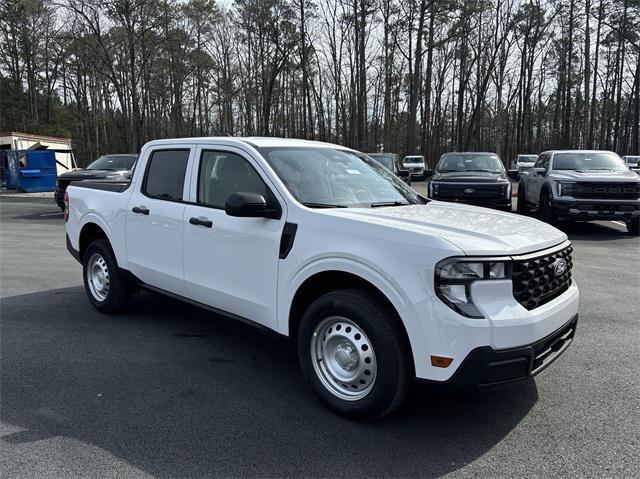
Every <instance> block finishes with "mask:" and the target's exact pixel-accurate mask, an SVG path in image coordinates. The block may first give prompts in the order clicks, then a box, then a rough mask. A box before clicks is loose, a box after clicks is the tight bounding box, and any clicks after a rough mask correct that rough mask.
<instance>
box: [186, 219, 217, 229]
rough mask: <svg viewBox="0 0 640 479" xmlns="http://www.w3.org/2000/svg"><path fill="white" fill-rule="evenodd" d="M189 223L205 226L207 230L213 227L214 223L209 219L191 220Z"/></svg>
mask: <svg viewBox="0 0 640 479" xmlns="http://www.w3.org/2000/svg"><path fill="white" fill-rule="evenodd" d="M189 223H191V224H192V225H194V226H204V227H205V228H211V227H213V221H211V220H209V219H207V218H195V217H194V218H189Z"/></svg>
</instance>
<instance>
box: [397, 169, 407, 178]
mask: <svg viewBox="0 0 640 479" xmlns="http://www.w3.org/2000/svg"><path fill="white" fill-rule="evenodd" d="M398 176H399V177H400V178H409V170H398Z"/></svg>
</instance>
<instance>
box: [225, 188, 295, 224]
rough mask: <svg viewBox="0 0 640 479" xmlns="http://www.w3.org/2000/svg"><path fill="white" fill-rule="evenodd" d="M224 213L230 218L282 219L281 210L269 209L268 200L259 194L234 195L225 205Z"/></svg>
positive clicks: (239, 193) (240, 193)
mask: <svg viewBox="0 0 640 479" xmlns="http://www.w3.org/2000/svg"><path fill="white" fill-rule="evenodd" d="M224 211H225V212H226V213H227V214H228V215H229V216H237V217H240V218H272V219H280V217H281V216H282V213H281V212H280V209H276V208H269V206H268V205H267V200H265V199H264V196H262V195H259V194H258V193H243V192H237V193H233V194H232V195H231V196H229V198H228V199H227V201H226V203H225V205H224Z"/></svg>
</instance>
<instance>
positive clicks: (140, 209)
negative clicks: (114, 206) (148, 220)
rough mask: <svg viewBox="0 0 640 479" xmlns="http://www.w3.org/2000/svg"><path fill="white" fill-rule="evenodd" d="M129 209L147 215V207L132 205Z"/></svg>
mask: <svg viewBox="0 0 640 479" xmlns="http://www.w3.org/2000/svg"><path fill="white" fill-rule="evenodd" d="M131 211H133V212H134V213H136V214H139V215H148V214H149V208H145V207H144V206H134V207H133V208H132V209H131Z"/></svg>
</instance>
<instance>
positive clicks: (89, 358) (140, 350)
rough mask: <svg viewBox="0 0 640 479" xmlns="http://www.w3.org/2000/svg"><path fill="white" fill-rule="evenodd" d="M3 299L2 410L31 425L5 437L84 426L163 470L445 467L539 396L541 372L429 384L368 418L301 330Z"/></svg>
mask: <svg viewBox="0 0 640 479" xmlns="http://www.w3.org/2000/svg"><path fill="white" fill-rule="evenodd" d="M0 307H1V310H0V313H1V314H2V318H3V321H2V335H1V336H0V347H1V350H2V356H3V359H2V363H3V364H2V370H1V378H0V380H1V384H0V386H1V388H2V404H1V409H0V412H1V419H2V421H3V422H5V423H9V424H11V425H14V426H16V427H19V428H21V429H23V430H21V431H18V432H15V433H11V434H8V435H5V436H4V437H1V438H0V441H3V442H4V443H5V444H9V445H11V444H21V443H25V442H33V441H40V440H46V439H47V438H51V437H55V436H64V437H69V438H74V439H76V440H79V441H82V442H84V443H87V444H91V445H95V446H98V447H100V448H102V449H104V450H106V451H108V452H110V453H112V454H113V455H115V456H117V457H118V458H120V459H122V460H124V461H126V462H127V463H129V464H131V465H132V466H135V467H137V468H139V469H141V470H143V471H145V472H147V473H149V474H153V475H156V476H164V477H204V476H211V475H224V476H238V475H244V476H247V475H248V476H256V475H260V476H274V475H278V476H361V477H362V476H422V477H424V476H439V475H442V474H446V473H447V472H450V471H454V470H457V469H459V468H460V467H462V466H464V465H466V464H468V463H470V462H472V461H474V460H475V459H477V458H478V457H480V456H481V455H483V454H484V453H486V452H487V451H489V450H490V449H491V448H493V447H494V446H495V445H496V444H497V443H498V442H499V441H501V440H502V439H503V438H504V437H505V436H506V435H507V434H508V433H509V432H510V431H511V430H512V429H513V428H514V427H516V426H517V425H518V423H519V422H520V421H521V420H522V418H523V417H524V416H526V414H527V413H528V411H529V410H530V409H531V407H532V406H533V405H534V404H535V402H536V400H537V390H536V386H535V383H534V382H533V381H531V382H526V383H523V384H522V385H520V386H516V387H514V388H512V389H510V390H509V391H508V392H505V391H501V392H495V393H491V394H486V395H481V396H473V397H460V396H453V395H448V394H446V393H436V394H434V393H432V392H428V391H426V390H424V388H417V389H416V391H415V392H414V393H413V394H412V396H411V397H410V398H409V400H408V402H407V403H406V404H405V405H404V406H403V407H402V408H401V409H400V410H399V411H397V412H396V413H395V414H393V415H391V416H389V417H387V418H385V419H384V420H382V421H380V422H377V423H372V424H362V423H356V422H352V421H349V420H346V419H344V418H341V417H338V416H336V415H334V414H332V413H331V412H329V411H328V410H327V409H325V408H324V406H323V405H322V404H321V403H320V402H319V401H318V400H317V399H316V398H315V396H314V395H313V393H312V392H311V391H310V389H309V387H308V386H307V384H306V383H305V381H304V379H303V376H302V374H301V372H300V371H299V369H298V366H297V358H296V354H295V351H294V350H293V348H292V347H291V346H290V345H289V343H288V342H286V341H281V340H278V339H276V338H273V337H271V336H269V335H267V334H265V333H263V332H261V331H259V330H257V329H255V328H252V327H250V326H247V325H244V324H240V323H237V322H234V321H230V320H227V319H223V318H220V317H217V316H215V315H211V314H210V313H208V312H206V311H203V310H200V309H198V308H195V307H192V306H189V305H186V304H183V303H180V302H178V301H175V300H172V299H169V298H165V297H163V296H159V295H153V294H149V293H142V294H139V295H138V296H136V298H135V299H134V302H133V304H132V306H131V308H130V310H129V312H128V313H127V314H124V315H121V316H114V317H109V316H104V315H101V314H99V313H97V312H96V311H95V310H93V308H92V307H91V306H90V305H89V302H88V300H87V299H86V297H85V296H84V291H83V290H82V288H80V287H75V288H68V289H60V290H51V291H44V292H40V293H35V294H27V295H21V296H14V297H9V298H3V299H2V304H1V306H0ZM72 453H73V452H70V454H72Z"/></svg>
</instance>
